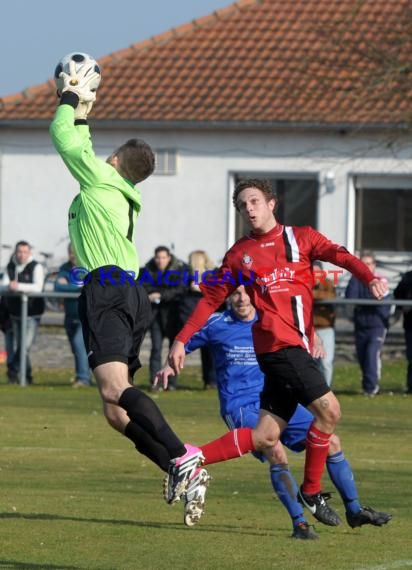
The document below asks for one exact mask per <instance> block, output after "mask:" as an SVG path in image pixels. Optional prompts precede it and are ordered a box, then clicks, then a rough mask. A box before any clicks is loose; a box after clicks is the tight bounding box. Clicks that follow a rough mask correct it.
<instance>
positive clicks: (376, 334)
mask: <svg viewBox="0 0 412 570" xmlns="http://www.w3.org/2000/svg"><path fill="white" fill-rule="evenodd" d="M360 259H361V260H362V261H363V263H365V265H367V266H368V267H369V269H370V270H371V272H372V273H373V274H374V275H375V277H376V278H378V279H380V280H383V281H386V278H385V277H382V276H379V275H377V274H376V261H375V256H374V254H373V253H372V252H370V251H365V252H363V253H362V254H361V256H360ZM345 297H346V298H347V299H373V297H372V295H371V294H370V292H369V289H368V287H366V286H365V285H363V283H361V281H359V279H356V277H351V279H350V281H349V283H348V286H347V287H346V291H345ZM390 310H391V308H390V305H356V307H355V310H354V324H355V344H356V354H357V356H358V361H359V364H360V367H361V369H362V388H363V393H364V395H365V396H375V395H376V394H377V393H378V392H379V381H380V377H381V350H382V346H383V343H384V341H385V337H386V332H387V330H388V326H389V314H390Z"/></svg>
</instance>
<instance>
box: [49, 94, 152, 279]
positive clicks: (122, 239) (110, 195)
mask: <svg viewBox="0 0 412 570" xmlns="http://www.w3.org/2000/svg"><path fill="white" fill-rule="evenodd" d="M50 135H51V138H52V141H53V144H54V146H55V148H56V150H57V152H58V153H59V154H60V156H61V157H62V159H63V161H64V163H65V164H66V166H67V168H68V169H69V171H70V172H71V174H72V175H73V176H74V178H75V179H76V180H77V181H78V182H79V184H80V194H78V195H77V196H76V197H75V198H74V200H73V202H72V204H71V206H70V209H69V234H70V240H71V242H72V244H73V247H74V251H75V252H76V257H77V262H78V264H79V265H80V266H81V267H85V268H86V269H87V270H89V271H93V270H94V269H96V268H98V267H103V266H105V265H117V266H118V267H120V268H122V269H124V270H126V271H134V272H135V274H136V275H137V274H138V271H139V258H138V254H137V250H136V247H135V245H134V236H135V226H136V218H137V215H138V213H139V211H140V207H141V202H140V191H139V190H138V189H137V188H135V187H134V186H133V184H132V183H131V182H129V181H128V180H126V179H125V178H123V177H122V176H120V174H119V173H118V172H117V171H116V170H115V168H113V166H111V165H110V164H108V163H107V162H104V161H103V160H101V159H100V158H97V157H96V155H95V153H94V150H93V146H92V142H91V138H90V131H89V127H88V125H86V124H83V125H76V126H75V124H74V109H73V107H72V106H70V105H65V104H63V105H60V106H59V107H58V108H57V111H56V114H55V116H54V119H53V122H52V123H51V125H50Z"/></svg>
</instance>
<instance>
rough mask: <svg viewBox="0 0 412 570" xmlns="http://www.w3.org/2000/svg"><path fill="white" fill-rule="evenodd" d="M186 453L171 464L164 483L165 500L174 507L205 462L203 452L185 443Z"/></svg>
mask: <svg viewBox="0 0 412 570" xmlns="http://www.w3.org/2000/svg"><path fill="white" fill-rule="evenodd" d="M185 448H186V453H185V454H184V455H182V456H181V457H176V458H175V459H172V460H171V461H170V463H169V472H168V474H167V476H166V478H165V482H164V489H163V492H164V498H165V500H166V501H167V502H168V503H169V505H172V504H173V503H177V502H178V501H180V498H181V496H182V495H183V493H184V492H185V491H186V489H187V487H188V485H189V480H190V479H191V478H192V477H193V475H194V472H195V471H196V469H197V468H198V467H200V466H201V465H202V463H203V461H204V459H205V458H204V456H203V453H202V450H201V449H199V448H198V447H194V446H193V445H190V444H189V443H185Z"/></svg>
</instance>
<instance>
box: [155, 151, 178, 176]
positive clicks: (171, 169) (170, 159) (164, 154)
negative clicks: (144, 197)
mask: <svg viewBox="0 0 412 570" xmlns="http://www.w3.org/2000/svg"><path fill="white" fill-rule="evenodd" d="M155 158H156V168H155V172H154V173H155V174H177V151H176V149H170V148H159V149H156V150H155Z"/></svg>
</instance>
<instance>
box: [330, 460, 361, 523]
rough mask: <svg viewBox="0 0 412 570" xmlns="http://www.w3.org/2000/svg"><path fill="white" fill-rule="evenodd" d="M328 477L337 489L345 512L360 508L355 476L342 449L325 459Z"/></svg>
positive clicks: (355, 510) (355, 511)
mask: <svg viewBox="0 0 412 570" xmlns="http://www.w3.org/2000/svg"><path fill="white" fill-rule="evenodd" d="M326 467H327V469H328V473H329V477H330V478H331V481H332V483H333V484H334V485H335V487H336V488H337V490H338V491H339V494H340V496H341V497H342V500H343V502H344V504H345V508H346V511H347V512H350V513H358V512H359V511H360V509H361V506H360V503H359V498H358V491H357V489H356V483H355V478H354V476H353V472H352V469H351V466H350V465H349V462H348V461H347V459H346V458H345V456H344V454H343V451H338V453H335V454H334V455H330V456H329V457H328V458H327V460H326Z"/></svg>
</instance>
